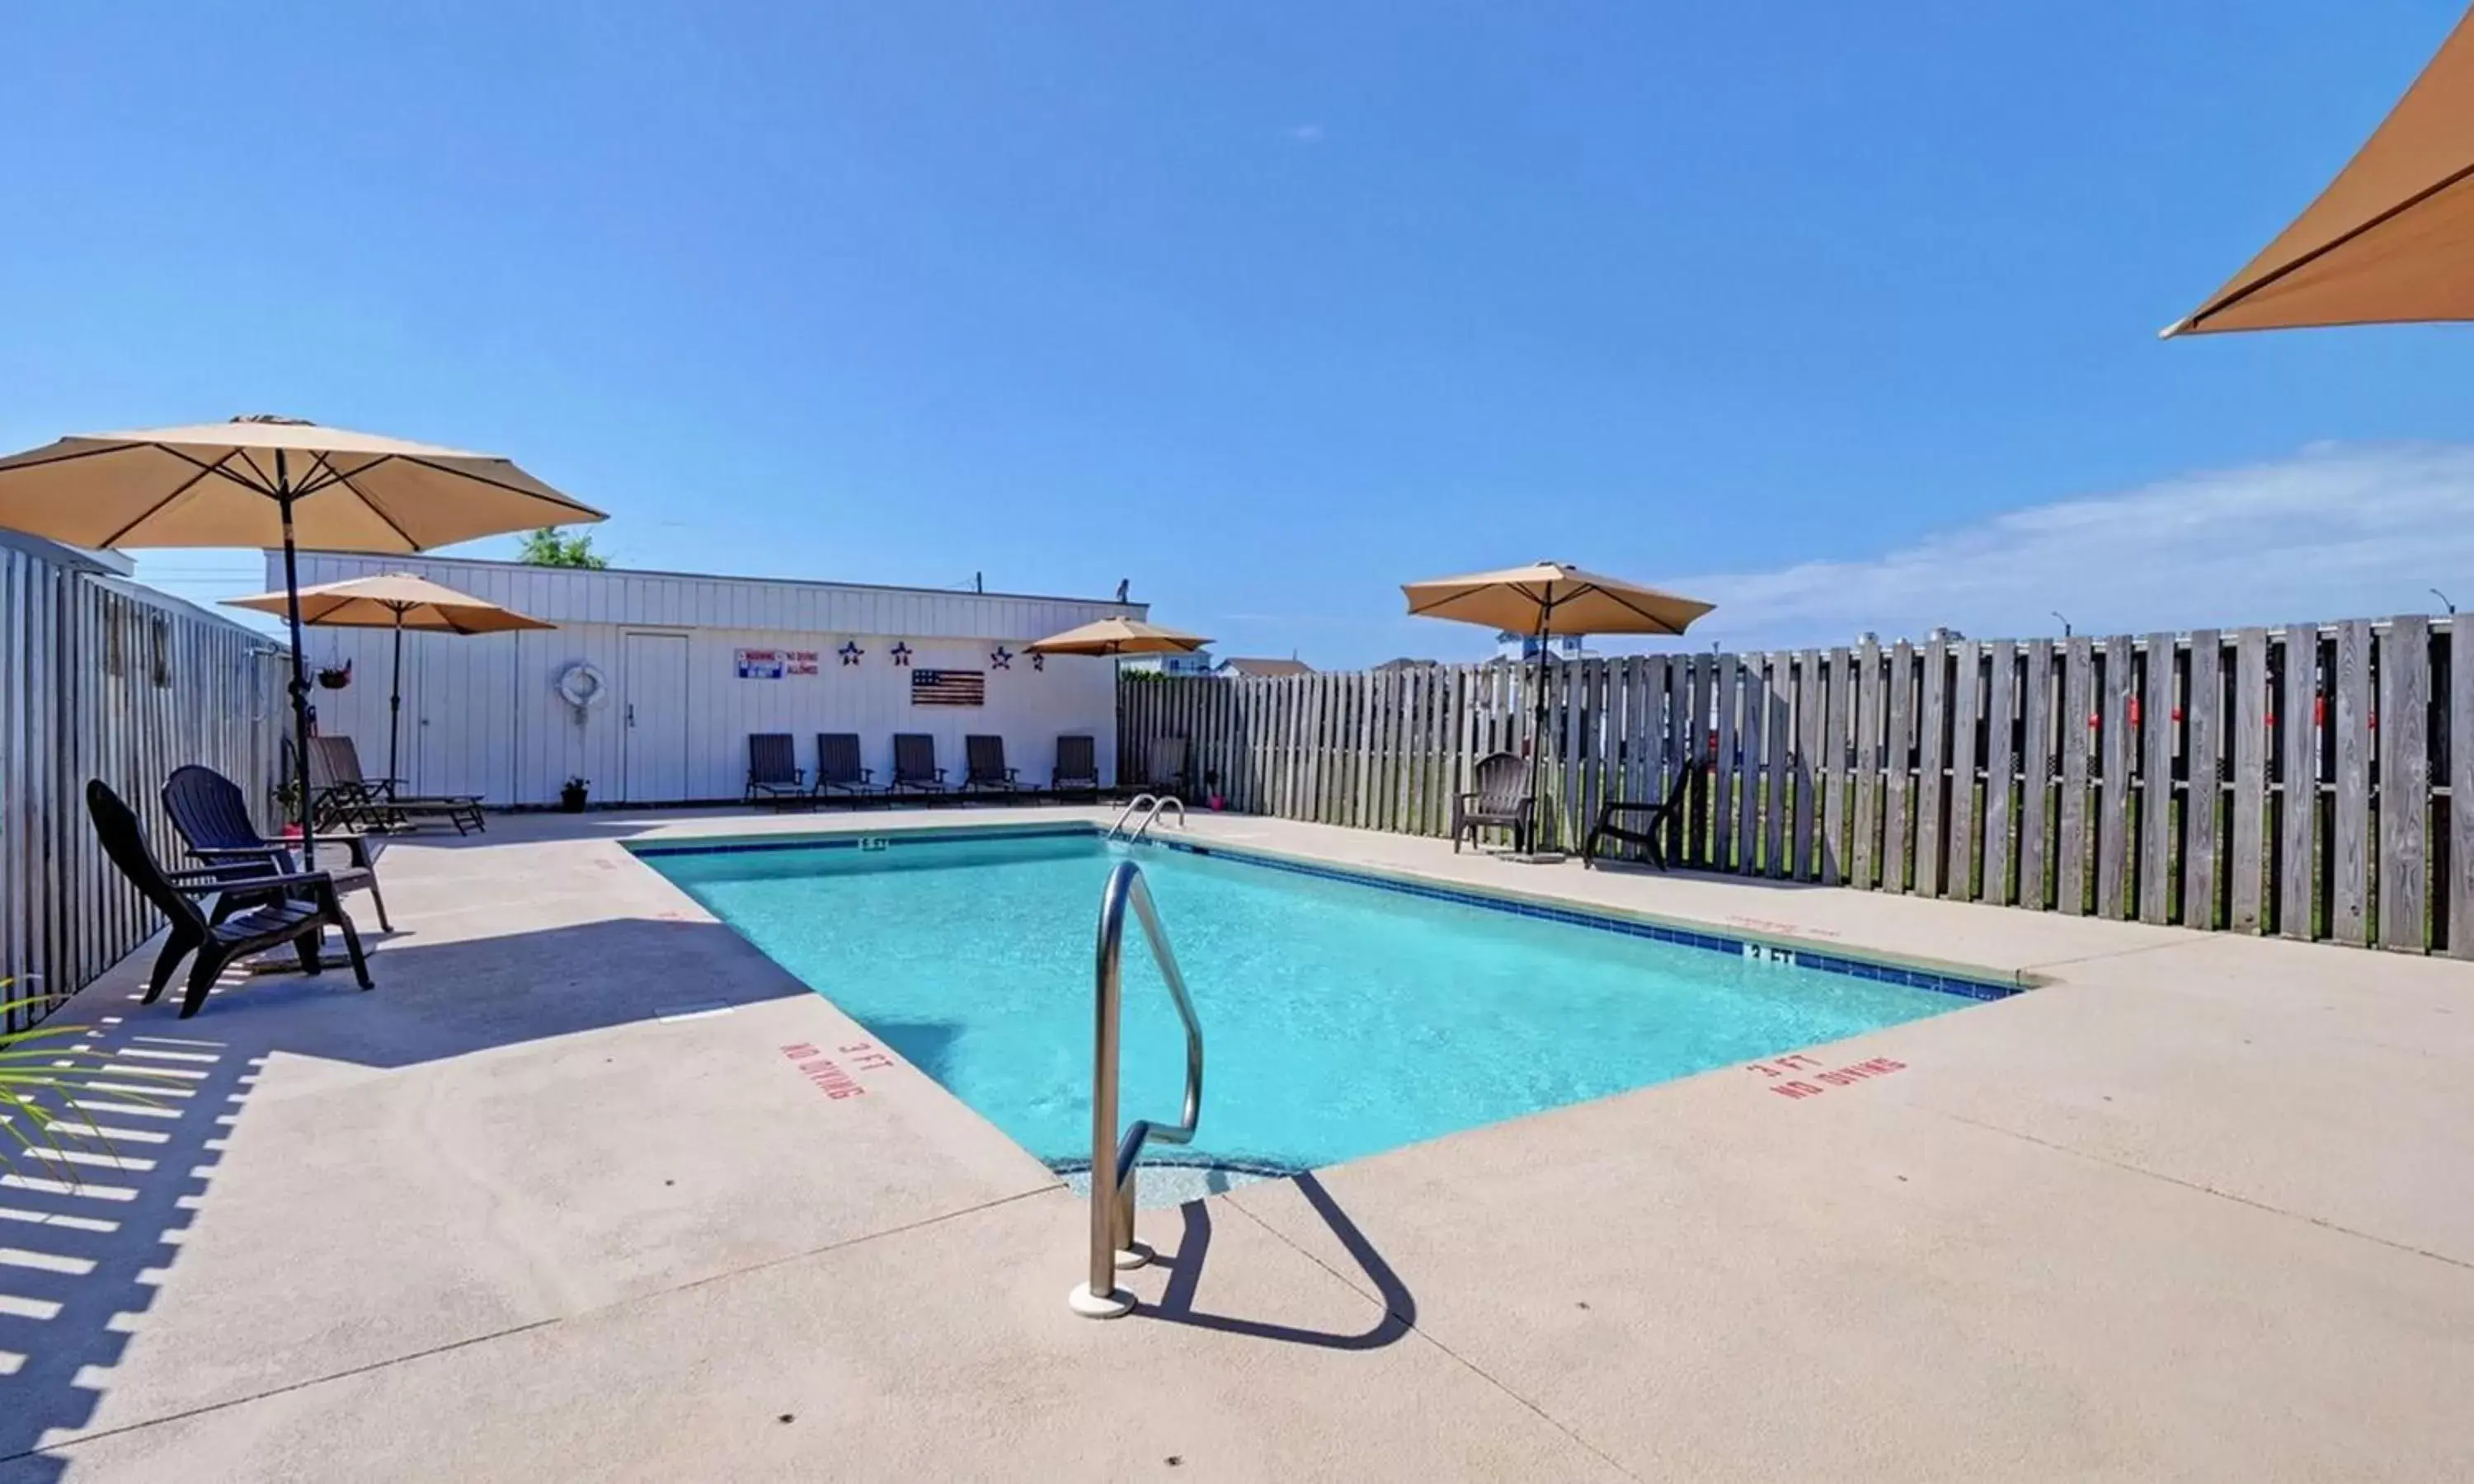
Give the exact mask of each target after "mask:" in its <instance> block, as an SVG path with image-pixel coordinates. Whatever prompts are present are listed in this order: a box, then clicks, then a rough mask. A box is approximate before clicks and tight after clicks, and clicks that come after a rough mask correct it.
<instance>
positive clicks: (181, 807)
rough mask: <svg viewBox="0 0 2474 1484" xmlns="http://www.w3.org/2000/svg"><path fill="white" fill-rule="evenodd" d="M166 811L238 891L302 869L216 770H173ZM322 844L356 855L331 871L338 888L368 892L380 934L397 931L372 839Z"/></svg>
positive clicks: (193, 848) (193, 849) (166, 786)
mask: <svg viewBox="0 0 2474 1484" xmlns="http://www.w3.org/2000/svg"><path fill="white" fill-rule="evenodd" d="M163 809H164V812H165V813H167V814H169V815H170V816H171V817H172V827H173V828H174V829H177V830H179V831H180V832H181V839H182V842H183V843H184V844H186V845H187V846H188V848H189V853H190V854H191V855H193V856H195V857H196V858H197V859H198V861H199V862H200V863H201V864H203V865H204V866H205V867H206V869H207V870H209V871H212V872H215V873H217V874H219V875H221V876H222V877H223V879H224V880H225V881H227V882H230V883H232V884H233V886H234V887H235V888H236V889H237V888H238V887H239V886H240V885H241V884H242V883H245V882H247V881H250V880H252V879H253V878H256V877H262V876H280V875H291V874H294V873H296V872H298V871H299V870H300V869H301V866H300V863H299V862H298V861H296V860H294V859H293V857H292V846H293V844H294V842H292V841H289V840H270V839H268V838H266V837H265V836H263V835H261V834H259V833H258V832H257V826H255V824H252V823H251V822H250V817H249V798H248V796H247V795H245V794H243V793H242V792H241V791H240V785H239V784H237V783H235V782H233V781H232V780H231V779H230V778H225V777H224V776H223V775H222V774H220V773H217V772H216V771H215V770H214V769H212V768H202V767H200V766H198V765H197V764H195V763H191V764H189V765H188V766H187V767H183V768H175V769H173V770H172V776H171V777H170V778H166V779H164V781H163ZM321 843H322V844H326V845H339V846H342V847H344V848H345V849H346V850H349V851H350V852H351V855H352V864H351V865H349V866H344V867H340V868H338V867H334V866H329V867H327V873H326V874H327V875H328V876H330V877H332V878H333V879H334V882H335V890H336V891H338V892H353V891H363V892H367V893H369V894H370V902H371V904H372V905H374V906H376V908H377V910H378V930H379V931H380V932H393V931H395V924H394V923H392V922H388V921H387V910H386V898H383V897H381V896H379V895H378V876H377V872H376V870H375V869H374V867H375V866H376V860H375V858H374V857H373V855H372V853H371V850H370V837H369V836H367V835H328V836H327V837H326V838H325V839H324V840H323V841H321Z"/></svg>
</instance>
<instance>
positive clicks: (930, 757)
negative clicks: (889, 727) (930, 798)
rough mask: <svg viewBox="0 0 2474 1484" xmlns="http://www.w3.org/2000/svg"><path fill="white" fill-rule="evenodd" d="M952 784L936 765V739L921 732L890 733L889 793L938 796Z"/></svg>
mask: <svg viewBox="0 0 2474 1484" xmlns="http://www.w3.org/2000/svg"><path fill="white" fill-rule="evenodd" d="M951 787H952V785H951V784H949V783H947V782H946V781H945V770H944V769H942V768H939V767H937V766H936V739H935V738H934V737H932V736H930V735H928V734H927V733H926V732H924V731H897V732H895V733H894V734H893V792H895V793H897V794H941V793H944V792H946V791H947V790H948V789H949V788H951Z"/></svg>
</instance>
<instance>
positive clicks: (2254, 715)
mask: <svg viewBox="0 0 2474 1484" xmlns="http://www.w3.org/2000/svg"><path fill="white" fill-rule="evenodd" d="M2273 710H2274V702H2273V699H2272V698H2271V697H2270V696H2269V694H2268V631H2267V630H2265V629H2244V630H2242V631H2240V632H2239V633H2237V634H2235V635H2234V706H2233V717H2234V749H2233V751H2234V804H2233V810H2234V812H2233V818H2232V819H2231V821H2230V822H2229V823H2230V825H2231V826H2232V827H2231V828H2230V829H2229V830H2228V831H2227V833H2228V834H2229V835H2230V836H2231V839H2232V848H2231V850H2230V851H2229V854H2228V858H2227V860H2226V863H2225V872H2226V875H2227V880H2226V883H2225V884H2226V893H2225V898H2226V922H2225V925H2226V926H2228V927H2230V928H2232V929H2233V930H2234V931H2235V932H2238V933H2256V932H2258V931H2260V930H2261V928H2262V927H2263V926H2264V925H2266V923H2267V921H2268V912H2267V901H2268V896H2267V893H2268V840H2269V835H2268V773H2269V767H2268V763H2269V758H2270V756H2271V755H2272V754H2270V752H2269V749H2268V743H2269V740H2270V738H2269V736H2268V716H2269V714H2270V713H2271V712H2272V711H2273Z"/></svg>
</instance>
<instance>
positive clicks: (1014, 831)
mask: <svg viewBox="0 0 2474 1484" xmlns="http://www.w3.org/2000/svg"><path fill="white" fill-rule="evenodd" d="M1098 833H1100V831H1099V830H1098V829H1096V828H1094V827H1092V826H1089V825H960V826H951V827H946V826H934V827H928V828H911V829H889V830H886V831H885V833H884V834H881V835H867V834H858V833H851V832H845V833H842V834H834V835H786V836H784V837H783V838H781V839H779V840H753V839H749V838H748V837H746V836H744V835H740V836H737V837H735V838H732V839H728V840H716V841H714V842H712V843H710V844H704V845H697V844H691V843H689V842H687V841H676V842H672V841H662V840H648V841H645V842H643V844H641V845H640V844H638V843H637V842H635V841H632V840H622V841H620V842H619V844H620V846H621V847H622V848H623V849H624V850H626V851H627V853H628V854H630V855H642V856H660V855H753V854H758V853H761V852H764V851H772V850H860V849H861V848H863V847H866V848H874V847H876V846H877V843H878V842H880V841H882V842H883V847H882V848H883V849H887V850H890V849H892V848H894V847H896V846H904V845H947V844H951V843H952V842H954V841H956V840H1039V839H1061V838H1063V837H1065V836H1068V835H1074V836H1079V837H1081V838H1083V839H1089V838H1090V837H1091V836H1093V835H1096V834H1098Z"/></svg>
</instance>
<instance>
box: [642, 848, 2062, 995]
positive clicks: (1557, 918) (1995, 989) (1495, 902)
mask: <svg viewBox="0 0 2474 1484" xmlns="http://www.w3.org/2000/svg"><path fill="white" fill-rule="evenodd" d="M1102 833H1104V831H1103V830H1102V829H1101V828H1100V827H1099V826H1096V825H1085V824H1075V825H992V826H969V825H965V826H929V827H923V828H909V829H896V830H887V831H886V832H885V833H884V834H881V835H870V834H862V833H859V832H856V831H844V832H840V833H836V834H816V835H789V836H784V837H782V838H780V839H773V840H763V839H751V838H748V837H746V836H743V835H742V836H740V837H737V838H735V839H726V840H716V841H713V842H710V843H704V844H697V843H691V842H688V841H678V842H664V841H645V842H643V843H642V844H639V843H637V842H634V841H622V842H620V843H621V845H622V846H623V847H624V848H625V850H627V852H628V853H629V854H631V855H638V856H644V857H660V856H666V855H738V854H754V853H760V852H772V851H780V850H860V849H862V848H867V849H883V850H893V849H899V848H900V847H903V846H909V845H939V844H949V843H951V842H954V841H957V840H1037V839H1055V838H1062V837H1067V836H1079V837H1081V838H1083V839H1088V838H1090V837H1092V836H1094V835H1099V834H1102ZM879 842H882V843H881V844H880V843H879ZM1142 843H1143V844H1145V845H1149V846H1155V847H1158V848H1160V849H1162V850H1177V851H1182V852H1184V853H1186V854H1189V855H1204V856H1209V857H1211V858H1212V859H1214V860H1225V861H1235V862H1237V863H1239V864H1241V865H1247V866H1259V867H1261V868H1263V869H1264V870H1266V871H1286V872H1289V873H1292V874H1297V875H1302V876H1320V877H1322V878H1324V879H1326V880H1332V881H1345V882H1349V883H1352V884H1355V885H1358V886H1370V887H1373V888H1375V889H1376V890H1378V891H1386V892H1399V893H1401V894H1403V895H1405V896H1410V897H1423V898H1429V899H1431V900H1435V901H1448V902H1456V903H1459V904H1460V905H1463V906H1468V907H1478V908H1483V909H1485V910H1487V911H1490V912H1505V913H1510V914H1512V915H1513V916H1515V917H1526V918H1538V919H1540V920H1542V921H1545V922H1562V923H1564V924H1565V925H1567V926H1571V927H1587V928H1591V929H1593V930H1595V931H1598V932H1603V933H1618V934H1621V935H1622V936H1624V937H1628V938H1646V939H1648V940H1650V941H1651V942H1654V943H1670V944H1675V945H1679V946H1682V947H1687V948H1700V949H1702V950H1704V951H1705V952H1710V953H1725V954H1728V955H1731V956H1733V957H1736V958H1760V959H1765V960H1767V961H1768V962H1772V963H1778V964H1784V965H1788V966H1791V967H1794V968H1797V969H1819V970H1820V971H1822V972H1824V973H1833V974H1845V975H1847V976H1848V977H1850V978H1854V979H1870V980H1873V981H1875V982H1876V983H1880V984H1896V985H1904V986H1906V987H1907V988H1909V989H1916V990H1929V991H1931V992H1932V993H1936V994H1955V995H1957V996H1958V997H1960V998H1962V999H1973V1000H1996V999H2007V998H2008V997H2009V996H2011V995H2013V994H2016V993H2020V992H2021V991H2022V990H2023V989H2025V985H2022V984H2018V983H2015V982H2004V981H2001V980H1998V979H1985V978H1978V977H1975V976H1972V975H1968V974H1957V973H1951V972H1948V971H1946V970H1942V969H1917V968H1911V967H1909V966H1906V965H1903V964H1884V963H1880V962H1877V961H1875V960H1872V959H1865V958H1857V957H1855V956H1853V955H1851V954H1845V953H1831V952H1829V951H1826V950H1824V949H1819V948H1814V947H1810V946H1808V945H1805V944H1802V943H1795V944H1781V943H1775V942H1771V941H1768V940H1765V939H1758V938H1745V937H1739V936H1737V935H1735V934H1733V933H1720V932H1710V931H1706V930H1703V929H1700V928H1693V927H1681V926H1676V925H1674V924H1671V923H1666V922H1648V921H1645V920H1643V919H1640V918H1632V917H1621V916H1616V915H1614V914H1612V913H1608V912H1597V911H1590V910H1589V909H1587V908H1582V907H1569V906H1558V905H1554V904H1551V903H1547V902H1542V901H1538V900H1535V899H1532V898H1518V897H1503V896H1497V895H1495V894H1493V893H1491V892H1474V891H1466V890H1462V889H1460V888H1457V887H1449V886H1443V885H1440V884H1438V883H1435V882H1431V881H1421V880H1417V879H1414V878H1411V877H1407V876H1395V875H1386V874H1373V873H1370V872H1365V871H1356V870H1351V869H1349V868H1347V867H1345V866H1323V865H1317V864H1314V863H1312V862H1309V861H1301V860H1296V859H1293V858H1291V857H1288V856H1283V855H1271V854H1266V853H1263V852H1261V851H1258V850H1248V849H1244V848H1235V849H1232V848H1230V847H1227V846H1225V845H1196V844H1193V843H1191V842H1189V841H1183V840H1162V839H1156V838H1154V839H1152V840H1147V841H1144V842H1142Z"/></svg>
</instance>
